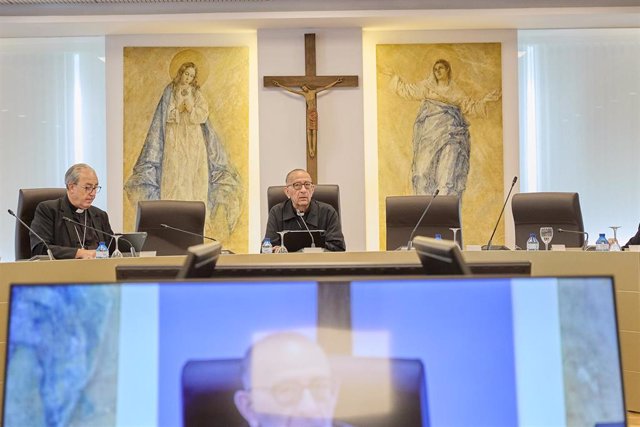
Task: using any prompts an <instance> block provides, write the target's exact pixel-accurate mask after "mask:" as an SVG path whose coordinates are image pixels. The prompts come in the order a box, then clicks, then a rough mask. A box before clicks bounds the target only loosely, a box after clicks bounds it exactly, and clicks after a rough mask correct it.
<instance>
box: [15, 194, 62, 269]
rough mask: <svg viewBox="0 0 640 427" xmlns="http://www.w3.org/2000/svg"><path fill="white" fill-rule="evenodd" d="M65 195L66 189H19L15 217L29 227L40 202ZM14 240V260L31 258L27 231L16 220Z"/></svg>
mask: <svg viewBox="0 0 640 427" xmlns="http://www.w3.org/2000/svg"><path fill="white" fill-rule="evenodd" d="M65 194H67V189H66V188H21V189H20V190H19V191H18V209H16V216H17V217H18V218H20V219H21V220H23V221H24V222H26V223H27V224H29V225H31V221H33V216H34V215H35V213H36V207H37V206H38V204H39V203H40V202H44V201H46V200H53V199H59V198H60V197H62V196H64V195H65ZM15 239H16V240H15V246H16V247H15V256H16V260H19V259H29V258H31V241H30V239H29V230H27V228H26V227H25V226H23V225H22V224H20V222H19V221H17V220H16V233H15Z"/></svg>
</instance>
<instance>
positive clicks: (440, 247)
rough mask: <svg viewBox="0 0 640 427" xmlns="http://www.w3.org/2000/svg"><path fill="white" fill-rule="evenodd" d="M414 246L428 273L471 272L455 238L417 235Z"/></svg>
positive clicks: (453, 273)
mask: <svg viewBox="0 0 640 427" xmlns="http://www.w3.org/2000/svg"><path fill="white" fill-rule="evenodd" d="M413 247H414V248H415V249H416V252H417V253H418V258H420V263H421V264H422V267H423V268H424V270H425V272H426V273H427V274H433V275H436V274H445V275H460V274H467V275H468V274H471V269H470V268H469V267H468V266H467V264H466V263H465V262H464V259H463V258H462V253H461V252H460V248H458V245H457V244H456V243H455V242H454V241H453V240H438V239H432V238H430V237H422V236H417V237H415V238H414V239H413Z"/></svg>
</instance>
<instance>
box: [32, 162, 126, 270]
mask: <svg viewBox="0 0 640 427" xmlns="http://www.w3.org/2000/svg"><path fill="white" fill-rule="evenodd" d="M64 182H65V186H66V187H67V195H66V196H64V197H61V198H59V199H56V200H48V201H45V202H41V203H40V204H38V207H37V208H36V212H35V215H34V217H33V221H32V222H31V228H32V229H33V231H35V232H36V233H37V234H38V235H39V236H40V237H42V238H43V239H44V241H45V242H47V244H48V245H49V248H51V252H53V256H54V257H55V258H56V259H65V258H95V257H96V247H97V246H98V243H99V242H105V243H106V244H109V241H110V239H111V235H113V231H112V230H111V225H109V217H108V216H107V213H106V212H105V211H103V210H101V209H98V208H96V207H95V206H91V204H92V203H93V200H94V199H95V198H96V194H97V193H98V192H99V191H100V186H99V185H98V176H97V175H96V171H95V170H93V168H92V167H91V166H89V165H87V164H84V163H78V164H75V165H73V166H71V167H70V168H69V169H68V170H67V173H65V175H64ZM64 218H69V219H71V220H73V221H75V222H76V223H78V224H74V223H72V222H70V221H66V220H65V219H64ZM79 224H82V225H79ZM90 227H91V228H90ZM92 228H94V229H95V230H93V229H92ZM96 230H98V231H96ZM30 239H31V253H32V254H33V255H45V254H46V253H47V248H46V247H45V245H44V244H43V243H42V242H41V241H40V239H38V238H37V237H36V236H34V235H33V233H31V234H30Z"/></svg>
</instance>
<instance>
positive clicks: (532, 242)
mask: <svg viewBox="0 0 640 427" xmlns="http://www.w3.org/2000/svg"><path fill="white" fill-rule="evenodd" d="M538 249H540V242H538V239H536V233H531V234H529V240H527V250H528V251H537V250H538Z"/></svg>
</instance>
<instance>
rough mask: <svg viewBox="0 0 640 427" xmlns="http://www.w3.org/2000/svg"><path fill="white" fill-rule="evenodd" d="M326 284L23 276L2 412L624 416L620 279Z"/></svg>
mask: <svg viewBox="0 0 640 427" xmlns="http://www.w3.org/2000/svg"><path fill="white" fill-rule="evenodd" d="M323 282H324V281H323ZM321 286H323V285H322V284H319V282H314V281H309V282H277V281H273V280H271V281H262V282H251V283H239V282H234V283H229V282H226V283H225V282H197V283H194V282H183V283H178V282H171V283H161V284H148V283H130V284H119V285H113V284H111V285H81V284H67V285H29V286H13V287H12V288H11V302H10V313H9V337H8V349H7V367H6V372H7V373H6V382H5V393H4V414H3V416H4V425H16V426H23V425H29V426H50V425H55V426H58V425H60V426H62V425H65V426H66V425H122V426H125V425H136V426H147V425H148V426H153V425H185V426H187V427H188V426H196V425H197V426H201V425H210V426H221V427H222V426H224V427H229V426H236V425H237V426H241V425H259V426H284V425H297V426H321V427H322V426H342V427H349V426H367V427H377V426H390V425H394V426H395V425H397V426H400V425H401V426H469V425H491V426H503V425H504V426H513V425H554V426H555V425H592V426H595V425H598V424H602V425H605V424H608V425H615V423H620V425H623V424H621V423H623V421H624V403H623V394H622V385H621V368H620V359H619V352H618V339H617V327H616V318H615V306H614V299H613V287H612V283H611V280H610V279H607V278H562V279H557V278H518V279H508V278H501V279H484V278H483V279H473V278H465V279H437V280H427V279H424V280H407V279H401V280H400V279H399V280H366V281H362V280H359V281H352V282H351V283H349V282H346V283H345V282H344V281H343V282H340V283H333V284H331V285H330V286H327V287H326V289H328V294H324V296H323V297H322V298H320V297H319V294H320V293H319V289H320V287H321ZM325 286H326V285H325ZM345 289H346V293H345ZM334 291H335V295H334V297H335V298H340V299H342V300H341V302H344V298H345V295H348V300H349V301H350V303H349V304H344V303H333V302H332V301H331V298H332V292H334ZM327 295H328V296H327ZM338 302H340V301H338ZM327 318H329V319H342V322H343V323H342V324H336V323H335V322H334V323H333V324H331V325H327V324H325V323H324V321H323V320H322V319H327ZM345 319H346V320H345Z"/></svg>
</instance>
